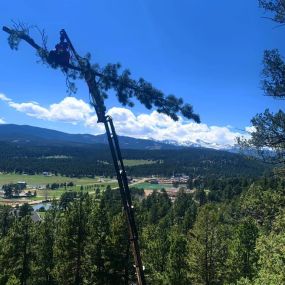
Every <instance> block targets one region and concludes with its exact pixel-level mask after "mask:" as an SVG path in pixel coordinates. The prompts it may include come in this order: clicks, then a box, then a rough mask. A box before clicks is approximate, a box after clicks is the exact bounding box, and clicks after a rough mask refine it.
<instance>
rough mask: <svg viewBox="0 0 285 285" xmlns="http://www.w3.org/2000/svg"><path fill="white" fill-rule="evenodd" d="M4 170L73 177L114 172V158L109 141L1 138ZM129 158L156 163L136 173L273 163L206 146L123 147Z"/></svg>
mask: <svg viewBox="0 0 285 285" xmlns="http://www.w3.org/2000/svg"><path fill="white" fill-rule="evenodd" d="M0 148H1V150H2V151H1V152H0V171H2V172H17V173H27V174H36V173H42V172H44V171H49V172H53V173H55V174H56V173H58V174H61V175H66V176H70V177H82V176H94V175H105V176H114V168H113V165H112V158H111V155H110V152H109V150H108V148H107V146H106V145H101V144H94V145H84V144H78V145H74V146H70V145H47V146H45V145H30V144H16V143H8V142H0ZM122 153H123V157H124V158H125V159H134V160H139V159H144V160H151V161H153V162H154V163H151V164H146V165H135V166H132V167H127V171H128V174H129V175H132V176H151V175H159V176H171V175H172V174H173V173H184V174H187V175H189V176H191V177H197V176H199V175H202V176H208V177H209V176H213V177H233V176H245V177H257V176H261V175H262V174H263V173H264V172H266V171H268V169H270V168H269V165H267V164H264V163H262V162H261V161H259V160H256V159H254V158H253V157H251V158H249V157H246V156H243V155H239V154H234V153H229V152H226V151H217V150H213V149H206V148H181V149H174V150H172V149H169V150H135V149H123V151H122Z"/></svg>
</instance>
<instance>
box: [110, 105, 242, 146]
mask: <svg viewBox="0 0 285 285" xmlns="http://www.w3.org/2000/svg"><path fill="white" fill-rule="evenodd" d="M108 113H109V114H110V115H111V116H112V117H113V118H114V123H115V126H116V129H117V132H118V134H120V135H125V136H132V137H136V138H152V139H155V140H174V141H177V142H178V143H180V144H189V143H202V144H204V145H206V144H210V145H211V146H214V147H217V148H219V147H220V146H229V145H230V146H233V145H234V144H236V137H237V136H242V134H241V133H238V132H235V131H232V130H231V129H230V128H229V127H228V126H227V127H220V126H208V125H206V124H197V123H194V122H190V121H188V120H184V119H183V118H182V117H180V118H179V121H177V122H174V121H173V120H171V119H170V118H169V117H168V116H166V115H164V114H159V113H158V112H156V111H153V112H152V113H150V114H141V115H138V116H135V115H134V114H133V113H132V112H131V111H130V110H127V109H124V108H117V107H116V108H112V109H110V110H109V112H108Z"/></svg>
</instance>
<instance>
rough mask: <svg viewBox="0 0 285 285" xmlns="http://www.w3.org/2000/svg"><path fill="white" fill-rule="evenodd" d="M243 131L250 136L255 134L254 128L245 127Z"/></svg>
mask: <svg viewBox="0 0 285 285" xmlns="http://www.w3.org/2000/svg"><path fill="white" fill-rule="evenodd" d="M245 131H246V132H248V133H250V134H251V133H254V132H256V128H255V127H254V126H250V127H245Z"/></svg>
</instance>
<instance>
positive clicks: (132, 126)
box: [0, 94, 253, 148]
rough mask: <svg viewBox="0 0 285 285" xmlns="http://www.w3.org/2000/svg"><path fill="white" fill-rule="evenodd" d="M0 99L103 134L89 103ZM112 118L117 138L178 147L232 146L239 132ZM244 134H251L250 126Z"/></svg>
mask: <svg viewBox="0 0 285 285" xmlns="http://www.w3.org/2000/svg"><path fill="white" fill-rule="evenodd" d="M0 100H2V101H4V102H6V103H7V104H8V105H9V106H10V107H11V108H14V109H15V110H17V111H19V112H23V113H25V114H26V115H28V116H31V117H35V118H38V119H42V120H49V121H60V122H66V123H71V124H83V125H84V126H85V127H86V128H88V129H89V130H90V131H91V132H92V133H93V134H99V133H104V126H103V125H102V124H98V123H97V116H96V114H95V112H94V110H93V108H91V106H90V105H89V104H87V103H86V102H84V101H83V100H81V99H77V98H75V97H66V98H64V99H63V100H62V101H60V102H59V103H55V104H51V105H50V106H48V107H43V106H41V105H40V104H39V103H37V102H25V103H17V102H14V101H13V100H11V99H10V98H8V97H7V96H5V95H4V94H0ZM108 114H109V115H110V116H112V117H113V119H114V123H115V126H116V130H117V132H118V134H119V135H124V136H131V137H135V138H142V139H155V140H168V141H175V142H178V143H180V144H185V145H186V144H191V143H198V144H202V145H205V146H206V145H209V146H211V147H215V148H221V147H224V146H233V145H234V144H236V137H237V136H242V134H241V133H239V132H236V131H234V130H233V128H232V127H231V126H229V125H228V126H208V125H206V124H203V123H202V124H197V123H194V122H191V121H189V120H185V119H183V118H182V117H180V118H179V120H178V121H177V122H174V121H173V120H171V118H169V117H168V116H166V115H164V114H159V113H158V112H156V111H153V112H151V113H150V114H139V115H135V114H134V113H133V112H132V111H131V110H129V109H126V108H118V107H114V108H111V109H110V110H109V111H108ZM246 131H247V132H250V131H253V129H252V128H251V127H247V128H246Z"/></svg>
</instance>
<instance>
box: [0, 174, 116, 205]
mask: <svg viewBox="0 0 285 285" xmlns="http://www.w3.org/2000/svg"><path fill="white" fill-rule="evenodd" d="M18 181H25V182H26V183H27V184H28V185H30V186H33V187H35V189H36V188H37V185H46V184H52V183H64V182H73V183H74V185H75V186H72V187H66V188H64V187H63V188H58V189H55V190H50V189H48V190H39V189H37V190H36V191H37V196H36V197H25V198H17V199H11V200H6V199H2V198H0V202H2V203H5V201H6V202H8V201H13V202H15V203H17V202H19V203H21V202H25V201H42V200H45V199H54V198H55V199H58V198H59V197H60V196H61V195H62V194H63V193H64V192H68V191H77V192H79V191H83V192H89V193H92V192H94V191H95V189H96V188H99V189H100V191H103V190H104V189H105V188H106V187H107V186H108V185H110V186H111V188H115V187H117V185H118V184H117V182H116V181H115V180H111V179H107V178H105V179H99V178H87V177H84V178H69V177H64V176H44V175H20V174H0V188H1V185H4V184H9V183H17V182H18ZM81 186H83V190H81ZM88 186H89V187H88ZM33 191H34V190H32V192H33Z"/></svg>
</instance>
